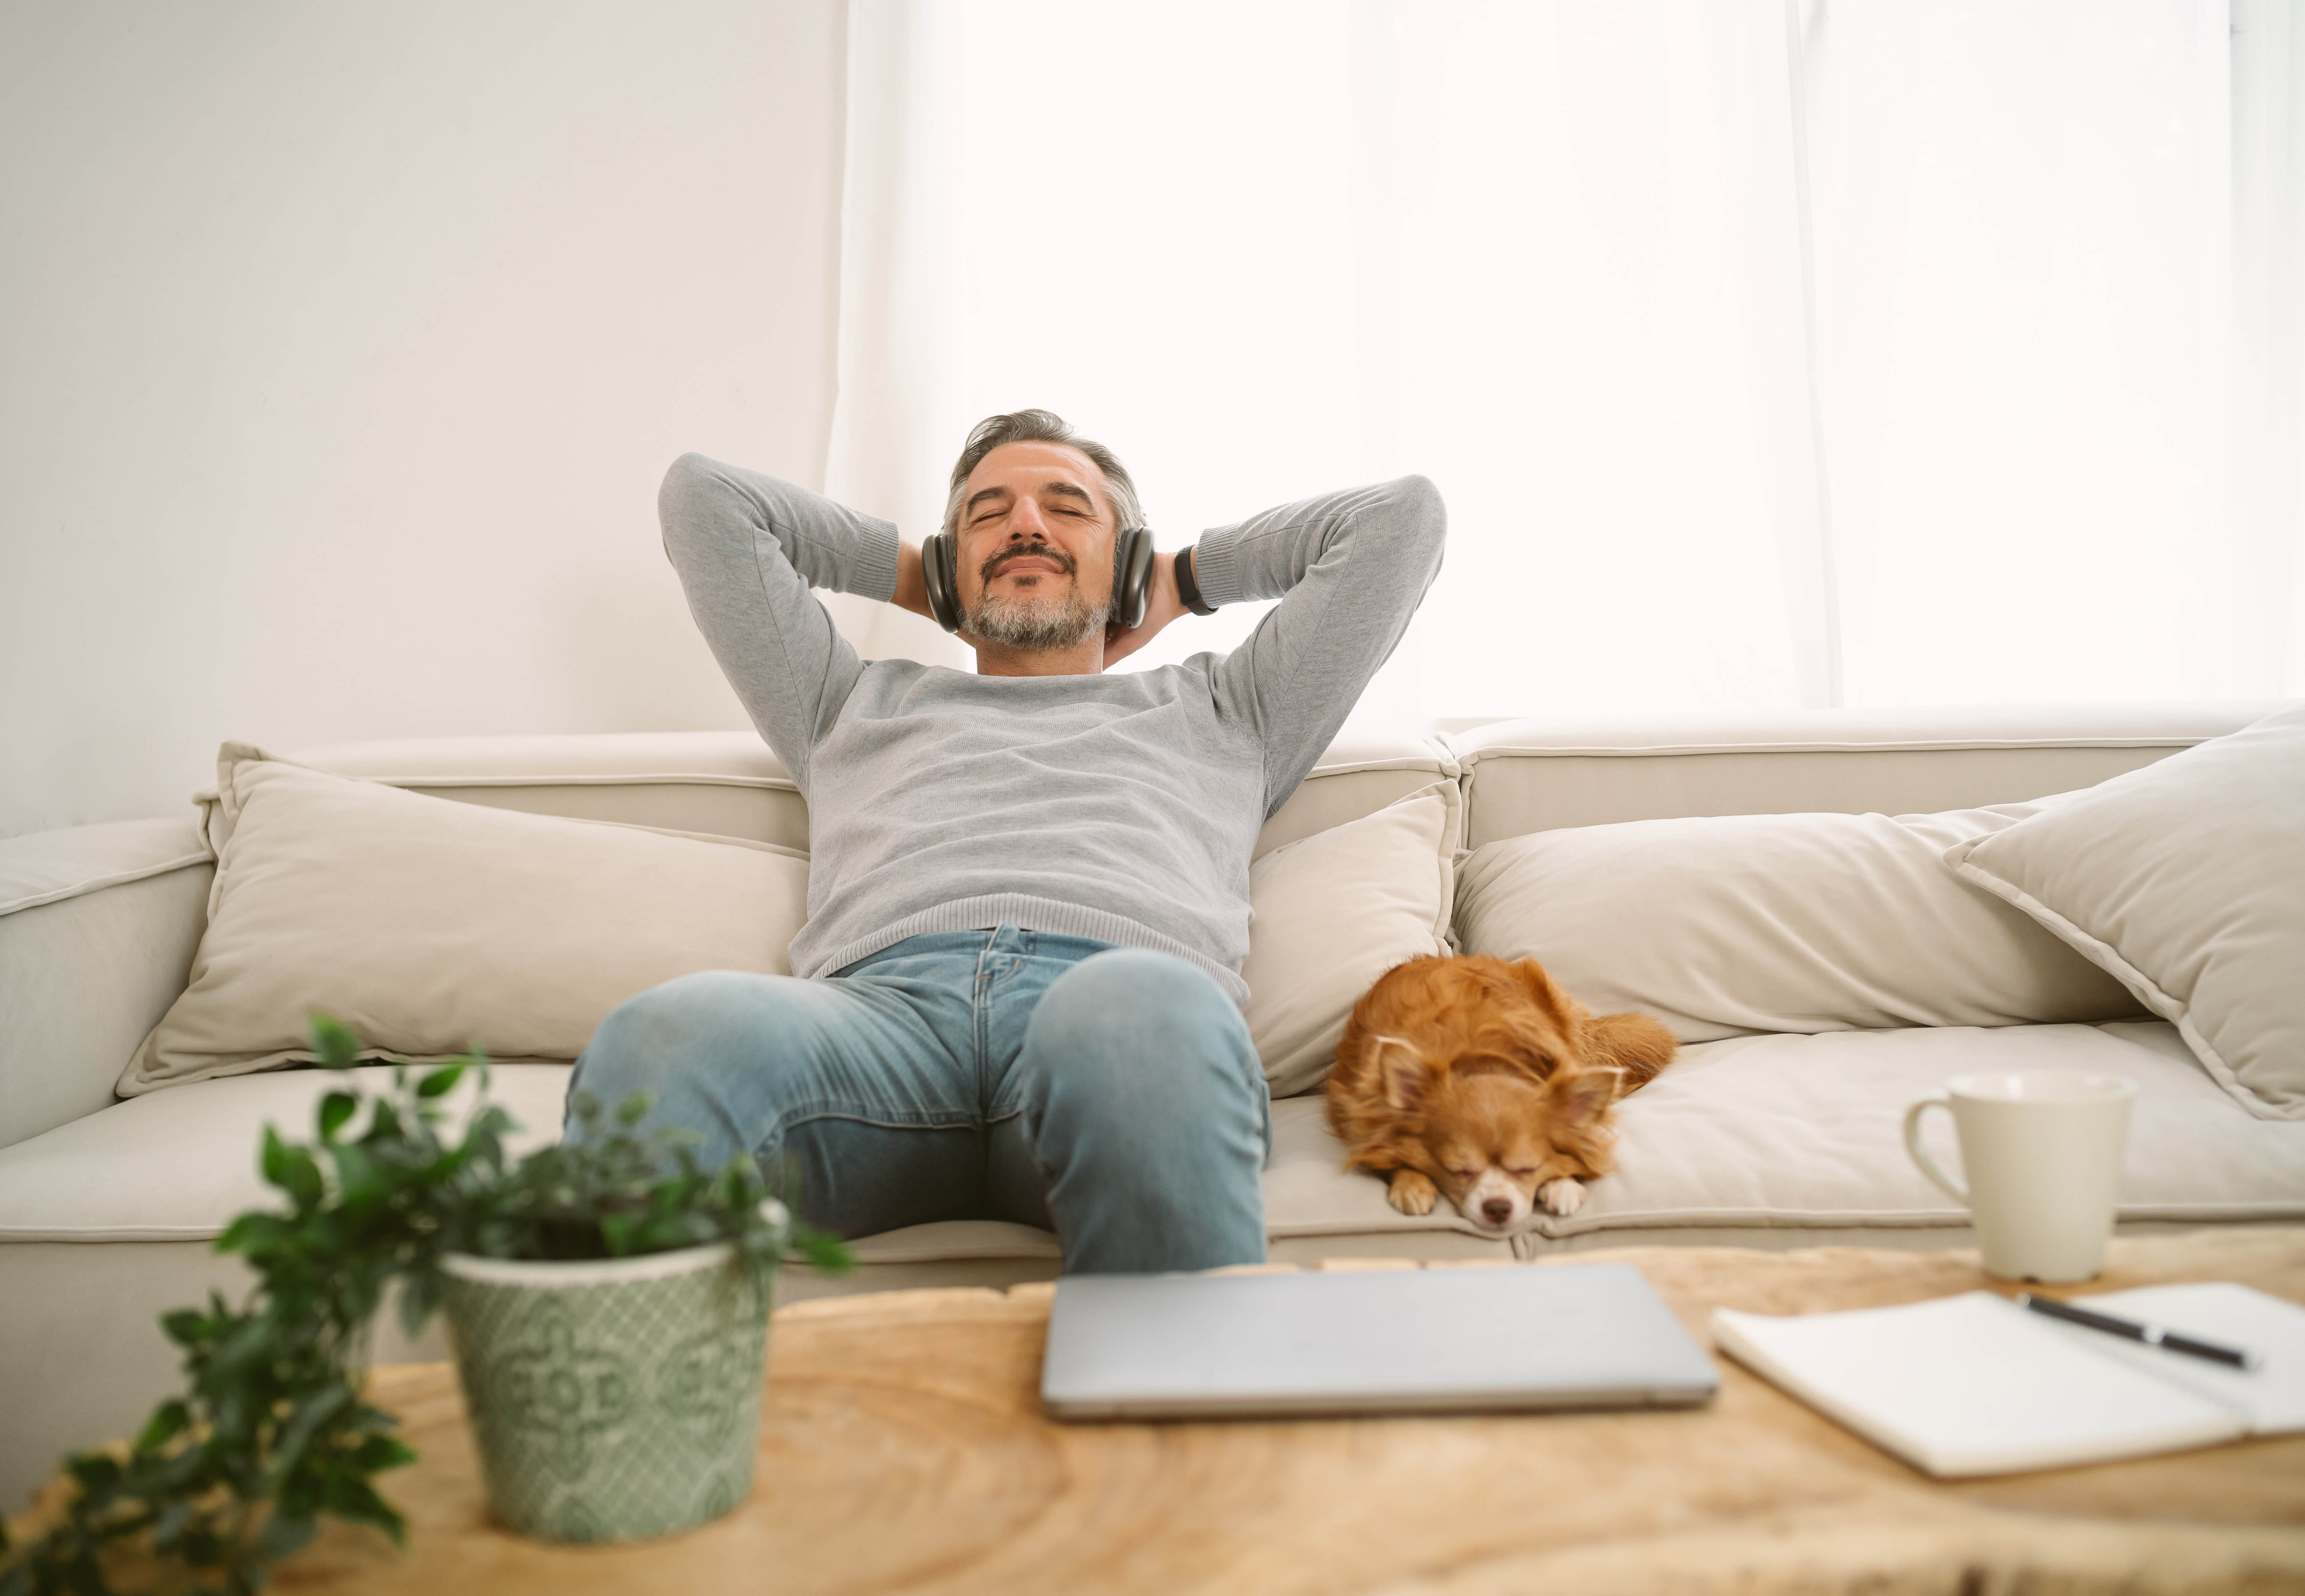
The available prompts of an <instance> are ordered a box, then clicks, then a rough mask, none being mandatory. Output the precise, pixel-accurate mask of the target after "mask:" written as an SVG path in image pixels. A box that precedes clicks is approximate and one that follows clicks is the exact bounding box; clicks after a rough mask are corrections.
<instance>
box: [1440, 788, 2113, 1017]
mask: <svg viewBox="0 0 2305 1596" xmlns="http://www.w3.org/2000/svg"><path fill="white" fill-rule="evenodd" d="M2044 809H2045V805H2044V804H2040V803H2032V804H2003V805H1999V806H1996V807H1992V808H1986V809H1961V810H1954V811H1952V812H1949V813H1946V814H1942V815H1903V816H1901V817H1898V818H1894V819H1892V818H1891V817H1890V816H1888V815H1826V814H1817V815H1720V816H1713V817H1705V818H1693V819H1675V820H1635V821H1626V822H1622V823H1620V824H1614V825H1594V826H1576V827H1570V828H1565V829H1562V830H1559V831H1550V832H1534V833H1532V834H1530V835H1528V836H1524V837H1512V838H1507V839H1505V840H1503V841H1497V842H1492V843H1489V844H1487V845H1485V846H1484V847H1482V848H1480V849H1476V850H1475V851H1474V853H1473V854H1472V856H1471V857H1470V858H1467V860H1466V862H1465V867H1464V870H1463V872H1462V875H1461V879H1460V881H1459V886H1458V910H1457V930H1458V938H1459V943H1461V944H1462V945H1463V947H1464V949H1465V951H1466V952H1468V953H1493V954H1496V955H1498V956H1499V957H1501V958H1506V959H1522V958H1533V959H1535V960H1539V961H1540V962H1542V963H1543V964H1544V967H1545V969H1547V970H1549V971H1551V972H1552V975H1553V977H1555V978H1556V979H1558V980H1559V981H1560V982H1561V985H1562V986H1565V987H1566V988H1567V989H1568V990H1569V993H1570V994H1572V995H1574V996H1575V997H1576V998H1577V999H1578V1001H1579V1002H1581V1003H1586V1005H1588V1006H1589V1007H1591V1008H1592V1009H1593V1010H1594V1011H1595V1012H1597V1013H1608V1012H1612V1011H1617V1010H1622V1009H1633V1010H1637V1011H1640V1012H1642V1013H1645V1014H1654V1015H1655V1016H1656V1017H1657V1018H1658V1019H1660V1020H1663V1021H1664V1022H1665V1023H1666V1024H1667V1025H1669V1026H1671V1028H1672V1030H1673V1034H1674V1035H1676V1036H1678V1037H1680V1039H1681V1040H1682V1041H1684V1042H1709V1041H1713V1040H1715V1039H1717V1038H1719V1037H1733V1036H1741V1035H1749V1034H1751V1033H1754V1032H1765V1031H1793V1032H1816V1031H1834V1030H1874V1029H1884V1028H1893V1027H1899V1026H1917V1025H1927V1026H1947V1025H1978V1026H1993V1025H2023V1024H2061V1023H2069V1022H2074V1021H2088V1020H2117V1019H2121V1018H2123V1017H2130V1018H2135V1017H2137V1016H2138V1014H2139V1011H2138V1009H2137V1006H2136V1003H2134V1001H2133V1000H2132V999H2131V997H2130V996H2129V994H2127V993H2125V992H2124V991H2122V988H2121V986H2120V984H2119V983H2118V982H2116V981H2114V980H2113V979H2112V978H2111V977H2108V976H2106V975H2105V972H2104V971H2102V970H2100V969H2097V967H2096V966H2094V965H2092V964H2091V963H2090V962H2089V961H2088V960H2086V959H2083V958H2081V957H2080V955H2079V954H2077V953H2075V952H2073V951H2072V950H2071V949H2070V948H2068V947H2066V946H2065V945H2064V944H2063V943H2062V942H2060V941H2058V939H2057V938H2055V937H2054V936H2052V935H2048V934H2047V933H2046V932H2045V931H2043V930H2042V929H2041V927H2040V926H2037V925H2035V924H2034V923H2033V922H2032V921H2031V919H2029V917H2026V916H2025V915H2023V914H2020V913H2019V912H2018V911H2017V910H2015V909H2012V908H2010V907H2009V905H2007V904H2005V903H2003V902H2002V901H2000V900H1998V899H1996V898H1995V897H1993V896H1992V895H1990V894H1989V893H1986V892H1979V891H1977V890H1976V889H1974V888H1971V887H1969V886H1967V885H1965V884H1964V883H1961V882H1959V881H1955V880H1953V879H1952V877H1950V876H1949V875H1946V873H1945V870H1944V866H1943V865H1942V864H1941V863H1940V860H1941V859H1942V858H1943V856H1944V850H1945V849H1946V848H1947V847H1948V846H1949V845H1951V844H1952V843H1955V842H1959V841H1966V840H1968V839H1970V838H1973V837H1978V836H1984V835H1987V834H1990V833H1992V832H1998V831H2001V830H2003V829H2004V828H2006V827H2010V826H2013V825H2015V824H2018V823H2019V822H2020V821H2021V820H2024V819H2025V818H2026V817H2028V816H2029V815H2036V814H2038V813H2042V812H2043V811H2044Z"/></svg>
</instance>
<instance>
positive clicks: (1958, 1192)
mask: <svg viewBox="0 0 2305 1596" xmlns="http://www.w3.org/2000/svg"><path fill="white" fill-rule="evenodd" d="M1932 1108H1942V1109H1944V1111H1945V1112H1946V1113H1947V1114H1951V1113H1952V1104H1951V1103H1950V1102H1948V1101H1947V1100H1946V1099H1944V1098H1943V1097H1924V1098H1922V1099H1921V1100H1920V1101H1919V1102H1918V1103H1916V1104H1914V1105H1912V1106H1911V1107H1910V1108H1908V1109H1907V1110H1905V1151H1907V1152H1908V1153H1910V1154H1911V1155H1912V1156H1913V1162H1914V1163H1916V1164H1918V1165H1920V1166H1921V1173H1922V1174H1925V1175H1927V1176H1928V1177H1929V1179H1930V1180H1931V1181H1933V1182H1935V1183H1936V1185H1937V1187H1938V1188H1939V1189H1940V1190H1941V1191H1944V1194H1945V1195H1946V1196H1948V1197H1950V1198H1952V1199H1953V1200H1954V1201H1955V1202H1957V1203H1959V1204H1961V1207H1963V1208H1967V1207H1968V1206H1969V1188H1968V1187H1966V1186H1963V1185H1961V1184H1958V1183H1957V1182H1954V1181H1953V1179H1952V1177H1951V1176H1950V1175H1948V1174H1945V1172H1944V1170H1942V1169H1939V1168H1938V1167H1937V1161H1936V1160H1935V1159H1934V1158H1932V1157H1930V1156H1928V1154H1927V1152H1926V1151H1924V1150H1923V1148H1922V1147H1921V1116H1922V1115H1923V1114H1927V1112H1928V1111H1929V1110H1930V1109H1932Z"/></svg>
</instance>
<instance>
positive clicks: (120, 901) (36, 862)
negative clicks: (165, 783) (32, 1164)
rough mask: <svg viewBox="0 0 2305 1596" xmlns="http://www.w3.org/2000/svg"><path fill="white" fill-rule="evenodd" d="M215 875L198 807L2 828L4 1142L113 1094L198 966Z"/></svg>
mask: <svg viewBox="0 0 2305 1596" xmlns="http://www.w3.org/2000/svg"><path fill="white" fill-rule="evenodd" d="M215 875H216V864H215V858H214V856H213V855H211V854H210V853H209V852H208V844H207V842H206V841H203V840H202V838H201V836H200V827H199V826H198V825H197V824H194V822H192V821H191V820H190V819H185V820H123V821H117V822H115V823H114V824H109V825H88V826H79V827H75V828H73V829H72V830H70V831H62V832H36V833H34V834H33V835H30V836H27V837H9V838H0V1016H5V1020H4V1022H0V1147H9V1146H13V1144H14V1143H16V1142H20V1141H22V1140H25V1139H28V1138H30V1137H34V1136H38V1134H39V1133H40V1132H41V1131H47V1130H52V1129H54V1128H55V1126H57V1125H61V1124H64V1123H65V1122H67V1121H70V1120H76V1119H79V1118H80V1117H81V1115H82V1114H93V1113H95V1112H96V1111H97V1110H98V1109H99V1108H103V1107H105V1106H106V1105H109V1104H110V1103H111V1102H112V1101H113V1091H112V1088H113V1083H114V1082H115V1081H117V1080H119V1079H120V1072H121V1071H122V1070H123V1069H124V1068H126V1067H127V1064H128V1060H129V1056H130V1055H131V1054H133V1053H134V1052H135V1051H136V1048H137V1046H138V1045H139V1044H140V1043H141V1042H142V1041H143V1039H144V1035H145V1033H146V1032H147V1031H149V1030H150V1029H151V1028H152V1027H153V1026H154V1025H156V1024H157V1023H158V1021H159V1019H160V1016H161V1015H162V1014H164V1013H166V1012H167V1009H168V1005H169V1004H170V1003H174V1001H175V998H176V994H178V993H180V992H182V991H183V989H184V983H185V981H186V980H187V979H188V978H189V977H190V975H191V967H192V954H193V952H194V951H195V950H197V949H198V948H199V946H200V933H201V932H202V931H203V930H205V929H206V928H207V926H208V883H209V882H210V881H211V880H212V879H213V878H214V876H215Z"/></svg>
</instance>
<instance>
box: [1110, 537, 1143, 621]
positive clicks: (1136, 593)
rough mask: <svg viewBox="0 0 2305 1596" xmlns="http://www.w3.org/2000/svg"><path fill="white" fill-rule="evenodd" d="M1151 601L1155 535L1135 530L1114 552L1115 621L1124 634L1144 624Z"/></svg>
mask: <svg viewBox="0 0 2305 1596" xmlns="http://www.w3.org/2000/svg"><path fill="white" fill-rule="evenodd" d="M1151 600H1152V532H1151V530H1150V529H1149V528H1146V527H1143V526H1132V527H1130V528H1129V529H1128V530H1127V532H1124V533H1121V534H1120V541H1119V542H1118V545H1117V546H1116V547H1115V548H1114V549H1113V551H1112V619H1113V620H1114V622H1115V624H1117V625H1118V626H1119V627H1122V628H1123V629H1124V630H1125V629H1127V627H1139V626H1143V625H1144V610H1145V607H1146V605H1147V604H1148V603H1149V602H1151Z"/></svg>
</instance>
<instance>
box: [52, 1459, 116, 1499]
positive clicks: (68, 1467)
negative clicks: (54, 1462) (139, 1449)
mask: <svg viewBox="0 0 2305 1596" xmlns="http://www.w3.org/2000/svg"><path fill="white" fill-rule="evenodd" d="M64 1472H66V1473H68V1474H70V1475H71V1476H72V1479H73V1480H74V1481H78V1482H79V1485H80V1488H81V1489H82V1490H83V1491H85V1492H87V1493H88V1494H89V1496H92V1497H93V1496H97V1495H99V1494H101V1493H102V1492H105V1491H107V1490H110V1489H112V1488H113V1487H114V1486H115V1485H117V1484H119V1483H120V1464H119V1463H118V1461H117V1460H115V1459H114V1458H112V1457H108V1456H106V1455H105V1454H104V1453H101V1452H82V1453H79V1454H77V1455H74V1456H72V1457H69V1458H66V1459H65V1460H64Z"/></svg>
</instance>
